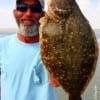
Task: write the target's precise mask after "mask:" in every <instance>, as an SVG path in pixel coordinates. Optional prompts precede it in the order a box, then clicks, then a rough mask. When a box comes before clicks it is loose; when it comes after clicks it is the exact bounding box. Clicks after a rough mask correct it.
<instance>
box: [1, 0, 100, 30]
mask: <svg viewBox="0 0 100 100" xmlns="http://www.w3.org/2000/svg"><path fill="white" fill-rule="evenodd" d="M45 1H46V2H47V0H45ZM15 2H16V0H0V28H17V24H16V21H15V19H14V16H13V9H14V8H15ZM76 2H77V4H78V5H79V7H80V9H81V11H82V13H83V14H84V16H85V17H86V18H87V20H88V21H89V23H90V25H91V26H92V27H93V28H94V29H98V28H99V29H100V0H76Z"/></svg>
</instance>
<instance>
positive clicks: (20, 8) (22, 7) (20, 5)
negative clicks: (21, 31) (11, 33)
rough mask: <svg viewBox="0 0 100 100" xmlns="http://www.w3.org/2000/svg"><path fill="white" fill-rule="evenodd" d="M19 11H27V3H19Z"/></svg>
mask: <svg viewBox="0 0 100 100" xmlns="http://www.w3.org/2000/svg"><path fill="white" fill-rule="evenodd" d="M16 9H17V10H18V11H22V12H25V11H26V10H27V9H28V7H27V5H25V4H19V5H17V8H16Z"/></svg>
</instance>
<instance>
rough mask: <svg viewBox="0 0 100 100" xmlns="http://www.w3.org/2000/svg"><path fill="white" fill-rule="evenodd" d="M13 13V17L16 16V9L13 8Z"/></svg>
mask: <svg viewBox="0 0 100 100" xmlns="http://www.w3.org/2000/svg"><path fill="white" fill-rule="evenodd" d="M13 15H14V17H15V18H16V17H17V11H16V9H14V10H13Z"/></svg>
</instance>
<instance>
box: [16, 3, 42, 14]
mask: <svg viewBox="0 0 100 100" xmlns="http://www.w3.org/2000/svg"><path fill="white" fill-rule="evenodd" d="M28 8H30V10H31V12H42V7H41V5H38V4H35V5H27V4H19V5H17V8H16V9H17V10H18V11H22V12H25V11H27V9H28Z"/></svg>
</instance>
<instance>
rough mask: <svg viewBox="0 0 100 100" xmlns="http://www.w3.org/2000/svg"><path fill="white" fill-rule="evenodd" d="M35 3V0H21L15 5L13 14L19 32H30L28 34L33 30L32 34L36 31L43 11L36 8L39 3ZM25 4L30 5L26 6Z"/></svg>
mask: <svg viewBox="0 0 100 100" xmlns="http://www.w3.org/2000/svg"><path fill="white" fill-rule="evenodd" d="M37 4H38V1H37V0H22V1H21V3H20V4H19V5H17V8H16V9H15V10H14V16H15V18H16V21H17V24H18V26H19V30H20V32H21V33H23V34H24V33H25V34H26V35H27V34H30V36H31V35H32V34H33V33H34V32H35V33H34V34H37V33H36V32H38V27H39V23H38V21H39V19H40V17H41V15H42V13H43V12H42V11H38V10H36V9H40V5H37ZM30 5H31V6H30ZM34 5H36V6H34ZM27 6H30V7H29V8H28V7H27ZM34 9H35V10H36V11H35V10H34Z"/></svg>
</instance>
